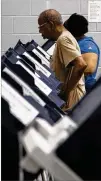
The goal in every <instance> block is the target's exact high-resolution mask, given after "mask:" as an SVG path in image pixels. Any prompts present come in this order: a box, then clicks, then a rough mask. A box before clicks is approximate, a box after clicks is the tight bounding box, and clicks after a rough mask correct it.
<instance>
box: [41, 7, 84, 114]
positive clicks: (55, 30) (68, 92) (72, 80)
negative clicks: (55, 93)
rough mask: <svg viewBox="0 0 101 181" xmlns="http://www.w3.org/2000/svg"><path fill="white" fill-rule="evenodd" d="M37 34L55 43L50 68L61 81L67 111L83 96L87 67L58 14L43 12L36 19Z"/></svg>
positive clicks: (64, 109)
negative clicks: (84, 76)
mask: <svg viewBox="0 0 101 181" xmlns="http://www.w3.org/2000/svg"><path fill="white" fill-rule="evenodd" d="M38 24H39V32H40V33H41V34H42V37H43V38H47V39H52V40H55V41H57V42H56V46H55V50H54V52H53V56H52V60H51V68H52V70H53V71H54V72H55V75H56V77H57V78H58V79H59V80H60V81H62V82H63V83H64V84H63V87H62V89H61V94H63V97H64V100H65V101H66V106H65V107H64V108H63V111H66V110H69V109H71V108H72V107H73V105H74V104H76V103H77V102H78V101H79V100H80V99H81V97H82V96H83V95H84V94H85V84H84V80H83V73H84V70H85V69H86V67H87V65H86V63H85V61H84V60H83V58H82V56H81V53H80V48H79V45H78V43H77V41H76V39H75V38H74V37H73V36H72V35H71V33H70V32H68V31H67V30H66V29H65V28H64V26H63V22H62V17H61V15H60V13H59V12H58V11H56V10H54V9H48V10H45V11H43V12H42V13H41V14H40V15H39V18H38Z"/></svg>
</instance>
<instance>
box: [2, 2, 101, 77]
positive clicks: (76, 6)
mask: <svg viewBox="0 0 101 181" xmlns="http://www.w3.org/2000/svg"><path fill="white" fill-rule="evenodd" d="M1 8H2V9H1V11H2V30H1V31H2V53H4V52H5V51H6V50H7V49H8V48H9V47H13V46H14V45H15V44H16V42H17V41H18V39H21V40H22V42H24V43H26V42H28V41H30V40H32V39H35V40H36V41H37V42H38V43H39V44H40V45H42V44H43V43H44V40H43V39H42V37H41V36H40V35H39V33H38V24H37V18H38V15H39V14H40V12H41V11H43V10H45V9H46V8H54V9H56V10H58V11H59V12H60V13H61V14H62V16H63V20H65V19H67V18H68V17H69V16H70V15H71V14H72V13H74V12H77V13H80V14H83V15H85V17H86V18H87V14H88V0H2V1H1ZM88 34H89V35H91V36H93V37H94V38H95V40H96V42H97V43H98V45H99V47H100V49H101V23H90V24H89V33H88ZM99 73H101V61H100V67H99V71H98V74H99Z"/></svg>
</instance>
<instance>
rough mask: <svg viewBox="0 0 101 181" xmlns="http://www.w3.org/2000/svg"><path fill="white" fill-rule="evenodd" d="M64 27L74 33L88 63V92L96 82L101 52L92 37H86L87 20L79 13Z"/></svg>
mask: <svg viewBox="0 0 101 181" xmlns="http://www.w3.org/2000/svg"><path fill="white" fill-rule="evenodd" d="M64 27H65V28H66V29H67V30H68V31H70V32H71V33H72V35H73V36H74V37H75V38H76V40H77V41H78V44H79V46H80V50H81V54H82V57H83V59H84V60H85V61H86V63H87V68H86V69H85V72H84V74H85V86H86V91H90V90H91V88H92V86H93V85H94V84H95V82H96V73H97V69H98V65H99V60H100V50H99V47H98V45H97V44H96V43H95V41H94V40H93V38H92V37H88V36H85V33H87V32H88V21H87V19H86V18H85V17H84V16H82V15H80V14H77V13H74V14H72V15H71V16H70V17H69V19H68V20H66V21H65V23H64Z"/></svg>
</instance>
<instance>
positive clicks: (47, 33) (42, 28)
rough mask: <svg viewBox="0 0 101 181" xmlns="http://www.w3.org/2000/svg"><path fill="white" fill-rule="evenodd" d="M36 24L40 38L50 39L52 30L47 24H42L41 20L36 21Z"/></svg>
mask: <svg viewBox="0 0 101 181" xmlns="http://www.w3.org/2000/svg"><path fill="white" fill-rule="evenodd" d="M38 24H39V27H38V28H39V33H41V35H42V37H43V38H44V39H46V38H47V39H52V34H53V33H52V30H51V26H50V24H49V22H44V20H43V19H42V18H39V19H38Z"/></svg>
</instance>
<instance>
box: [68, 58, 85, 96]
mask: <svg viewBox="0 0 101 181" xmlns="http://www.w3.org/2000/svg"><path fill="white" fill-rule="evenodd" d="M72 63H73V64H74V68H73V72H72V76H71V79H70V81H69V82H68V87H69V89H68V87H67V91H68V90H69V92H68V94H69V93H70V92H71V90H73V89H74V88H75V87H76V85H77V83H78V81H79V80H80V78H81V76H82V75H83V73H84V71H85V69H86V68H87V64H86V62H85V61H84V59H83V58H82V56H79V57H76V58H75V60H74V61H72Z"/></svg>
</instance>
